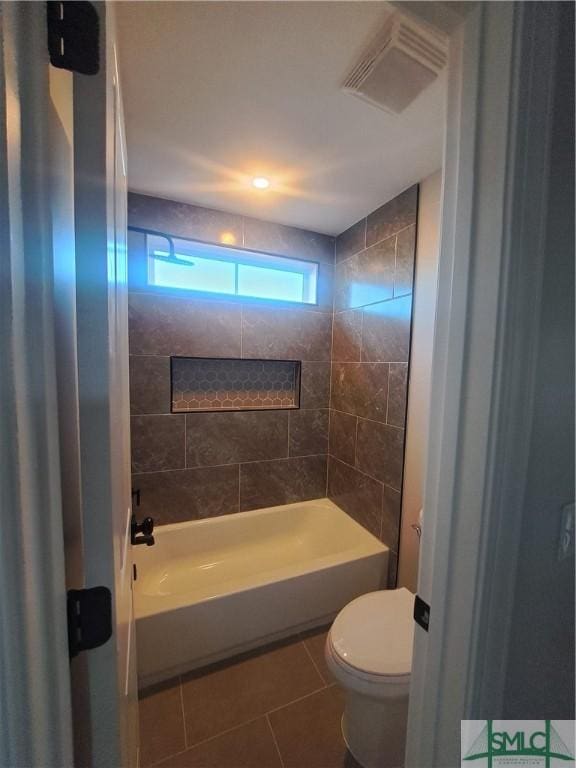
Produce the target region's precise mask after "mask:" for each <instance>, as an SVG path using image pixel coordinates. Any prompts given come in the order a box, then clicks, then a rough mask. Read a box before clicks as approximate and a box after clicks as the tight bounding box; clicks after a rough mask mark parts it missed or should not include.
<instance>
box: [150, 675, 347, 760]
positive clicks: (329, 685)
mask: <svg viewBox="0 0 576 768" xmlns="http://www.w3.org/2000/svg"><path fill="white" fill-rule="evenodd" d="M335 685H336V683H325V684H324V685H323V686H322V687H321V688H316V689H314V690H313V691H310V693H306V694H305V695H304V696H300V697H299V698H297V699H293V700H292V701H287V702H285V703H284V704H281V705H280V706H279V707H274V708H273V709H270V710H269V711H268V712H264V713H262V714H260V715H257V716H256V717H252V718H250V720H245V721H244V722H242V723H237V724H236V725H234V726H232V727H231V728H226V730H224V731H220V732H219V733H215V734H214V735H213V736H209V737H208V738H206V739H201V740H200V741H197V742H195V743H194V744H191V745H190V746H188V747H187V748H186V749H182V750H180V751H179V752H174V753H173V754H170V755H164V757H162V758H161V759H160V760H157V761H156V762H154V763H152V764H151V765H150V766H149V768H154V767H155V766H158V765H161V764H162V763H163V762H164V761H165V760H168V758H171V757H177V756H178V755H183V754H184V753H185V752H187V751H188V750H191V749H196V747H199V746H201V745H203V744H206V743H208V742H209V741H214V739H218V738H220V737H221V736H225V735H226V734H228V733H231V732H232V731H236V730H238V729H240V728H244V727H245V726H247V725H250V724H251V723H255V722H256V721H257V720H260V719H261V718H263V717H265V718H268V716H269V715H272V714H274V713H275V712H279V711H280V710H282V709H285V708H286V707H290V706H292V705H293V704H298V703H299V702H301V701H304V700H305V699H308V698H310V697H311V696H314V695H315V694H317V693H320V692H321V691H325V690H327V689H328V688H333V687H334V686H335ZM182 701H183V699H182ZM182 706H183V704H182ZM186 743H187V740H186Z"/></svg>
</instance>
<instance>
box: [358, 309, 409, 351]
mask: <svg viewBox="0 0 576 768" xmlns="http://www.w3.org/2000/svg"><path fill="white" fill-rule="evenodd" d="M411 313H412V296H403V297H402V298H399V299H392V300H391V301H383V302H382V303H381V304H373V305H372V306H370V307H366V308H365V309H364V317H363V325H362V360H365V361H371V362H374V361H381V362H393V363H400V362H402V363H403V362H408V355H409V353H410V322H411Z"/></svg>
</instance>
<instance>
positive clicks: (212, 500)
mask: <svg viewBox="0 0 576 768" xmlns="http://www.w3.org/2000/svg"><path fill="white" fill-rule="evenodd" d="M132 485H133V487H134V488H135V489H136V488H139V489H140V498H141V503H140V507H139V509H138V514H139V516H140V517H146V516H147V515H150V516H151V517H153V518H154V520H155V522H156V523H157V524H158V525H165V524H167V523H181V522H184V521H186V520H201V519H203V518H206V517H218V516H220V515H229V514H231V513H232V512H237V511H238V465H237V464H232V465H230V466H227V467H203V468H201V469H180V470H175V471H170V472H148V473H146V474H134V475H132Z"/></svg>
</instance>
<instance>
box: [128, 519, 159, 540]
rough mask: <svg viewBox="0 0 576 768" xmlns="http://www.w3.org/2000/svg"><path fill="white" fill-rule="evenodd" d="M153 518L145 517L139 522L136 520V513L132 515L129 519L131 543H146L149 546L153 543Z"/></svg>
mask: <svg viewBox="0 0 576 768" xmlns="http://www.w3.org/2000/svg"><path fill="white" fill-rule="evenodd" d="M153 530H154V520H153V519H152V518H151V517H145V518H144V520H142V522H141V523H139V522H138V521H137V520H136V515H134V514H133V515H132V519H131V521H130V541H131V543H132V544H146V545H147V546H149V547H151V546H152V544H154V536H152V531H153Z"/></svg>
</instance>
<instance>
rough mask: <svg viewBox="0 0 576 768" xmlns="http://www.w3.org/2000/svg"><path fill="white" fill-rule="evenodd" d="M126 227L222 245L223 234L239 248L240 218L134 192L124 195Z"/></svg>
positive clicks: (240, 238)
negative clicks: (125, 201)
mask: <svg viewBox="0 0 576 768" xmlns="http://www.w3.org/2000/svg"><path fill="white" fill-rule="evenodd" d="M128 224H129V226H131V227H140V228H142V229H148V230H155V231H157V232H163V233H165V234H167V235H172V236H173V237H186V238H190V239H192V240H203V241H206V242H211V243H220V242H222V235H224V234H226V235H227V237H228V238H229V237H233V238H234V242H235V244H236V245H242V216H237V215H236V214H233V213H226V212H224V211H216V210H213V209H212V208H202V207H200V206H197V205H189V204H188V203H178V202H176V201H174V200H163V199H162V198H159V197H151V196H149V195H139V194H137V193H135V192H129V193H128Z"/></svg>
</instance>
